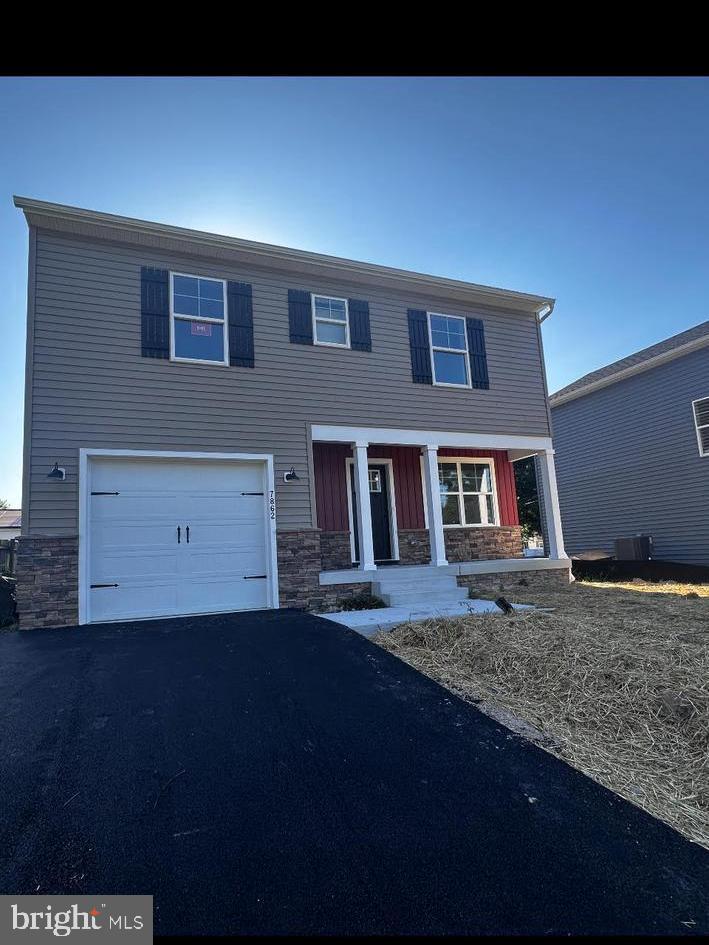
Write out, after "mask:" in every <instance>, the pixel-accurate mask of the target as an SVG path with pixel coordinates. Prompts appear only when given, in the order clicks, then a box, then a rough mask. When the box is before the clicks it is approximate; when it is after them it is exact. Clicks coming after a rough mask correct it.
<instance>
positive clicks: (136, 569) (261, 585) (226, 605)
mask: <svg viewBox="0 0 709 945" xmlns="http://www.w3.org/2000/svg"><path fill="white" fill-rule="evenodd" d="M90 474H91V481H90V489H91V492H107V493H109V492H110V493H118V494H117V495H92V496H90V498H89V584H109V583H110V584H114V583H115V584H118V585H119V586H118V587H117V588H96V589H94V590H89V595H90V597H89V607H90V614H89V617H90V619H91V620H120V619H131V618H135V617H152V616H167V615H172V614H175V615H176V614H189V613H209V612H218V611H228V610H241V609H251V608H262V607H267V606H269V587H270V583H269V579H268V578H267V579H264V578H262V577H259V576H260V575H268V574H269V572H270V566H271V565H270V553H269V552H270V549H269V547H268V535H269V530H268V528H267V524H266V523H267V514H268V510H267V505H266V499H265V496H264V494H263V493H264V478H265V466H264V464H263V463H257V462H240V461H239V462H223V461H207V460H205V461H204V462H201V461H200V462H198V461H189V460H188V461H182V460H153V459H148V460H144V459H137V458H131V459H128V458H125V459H124V458H120V459H116V458H107V457H101V458H99V459H96V461H95V462H94V461H93V460H91V465H90ZM242 493H258V494H256V495H248V494H247V495H243V494H242ZM178 526H179V527H180V530H181V532H180V538H181V541H180V542H179V543H178V541H177V528H178ZM187 526H189V528H190V541H189V543H188V542H187ZM253 577H256V580H246V578H253Z"/></svg>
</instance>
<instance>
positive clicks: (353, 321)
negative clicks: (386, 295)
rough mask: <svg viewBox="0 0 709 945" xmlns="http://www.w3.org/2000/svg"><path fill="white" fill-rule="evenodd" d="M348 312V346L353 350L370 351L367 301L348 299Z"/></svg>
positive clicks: (370, 339) (370, 340)
mask: <svg viewBox="0 0 709 945" xmlns="http://www.w3.org/2000/svg"><path fill="white" fill-rule="evenodd" d="M347 310H348V312H349V314H350V348H352V350H353V351H371V350H372V336H371V334H370V331H369V302H362V301H361V299H348V300H347Z"/></svg>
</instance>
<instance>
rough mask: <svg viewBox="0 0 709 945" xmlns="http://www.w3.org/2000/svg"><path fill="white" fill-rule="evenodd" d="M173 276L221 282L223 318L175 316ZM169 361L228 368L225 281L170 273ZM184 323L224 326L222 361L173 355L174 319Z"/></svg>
mask: <svg viewBox="0 0 709 945" xmlns="http://www.w3.org/2000/svg"><path fill="white" fill-rule="evenodd" d="M175 276H184V277H185V278H186V279H208V280H209V281H210V282H221V284H222V292H223V298H224V318H208V317H206V316H204V315H182V314H175V309H174V305H173V281H174V277H175ZM169 288H170V360H171V361H178V362H179V363H180V364H211V365H212V367H228V366H229V312H228V309H227V292H226V279H215V278H214V276H200V275H197V274H196V273H194V272H173V271H172V270H171V271H170V284H169ZM176 318H177V319H179V320H180V321H184V322H205V323H206V324H208V325H223V326H224V360H223V361H210V360H208V359H205V358H178V357H177V356H176V355H175V330H174V323H175V319H176Z"/></svg>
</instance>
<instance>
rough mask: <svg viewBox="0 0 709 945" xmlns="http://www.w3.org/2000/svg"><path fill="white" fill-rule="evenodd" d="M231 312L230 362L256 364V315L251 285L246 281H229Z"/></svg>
mask: <svg viewBox="0 0 709 945" xmlns="http://www.w3.org/2000/svg"><path fill="white" fill-rule="evenodd" d="M227 306H228V313H229V364H231V365H232V367H250V368H252V367H253V366H254V315H253V306H252V304H251V286H250V285H249V284H248V283H246V282H227Z"/></svg>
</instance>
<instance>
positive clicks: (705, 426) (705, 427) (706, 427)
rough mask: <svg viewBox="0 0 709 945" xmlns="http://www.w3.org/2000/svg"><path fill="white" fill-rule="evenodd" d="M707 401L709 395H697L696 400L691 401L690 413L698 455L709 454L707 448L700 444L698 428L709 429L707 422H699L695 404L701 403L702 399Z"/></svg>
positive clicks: (700, 438)
mask: <svg viewBox="0 0 709 945" xmlns="http://www.w3.org/2000/svg"><path fill="white" fill-rule="evenodd" d="M705 400H706V401H709V396H707V397H698V398H697V399H696V400H693V401H692V415H693V417H694V429H695V432H696V434H697V446H698V447H699V455H700V456H709V449H707V450H705V449H704V448H703V446H702V437H701V433H700V432H699V431H700V430H709V423H702V424H700V423H699V416H698V415H697V404H701V403H703V402H704V401H705Z"/></svg>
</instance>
